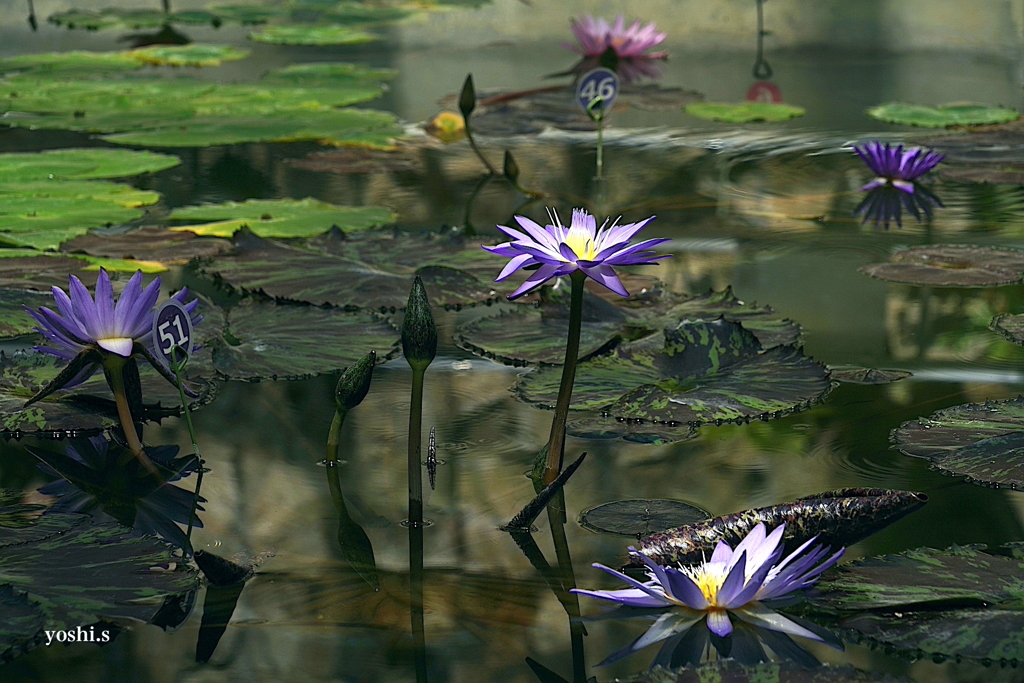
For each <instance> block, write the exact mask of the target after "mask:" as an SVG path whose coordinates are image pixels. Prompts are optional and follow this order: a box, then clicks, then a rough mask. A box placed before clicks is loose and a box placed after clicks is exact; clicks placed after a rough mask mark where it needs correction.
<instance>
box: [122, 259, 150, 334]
mask: <svg viewBox="0 0 1024 683" xmlns="http://www.w3.org/2000/svg"><path fill="white" fill-rule="evenodd" d="M140 272H141V271H140ZM121 296H124V295H123V294H122V295H121ZM159 298H160V278H155V279H154V280H153V281H152V282H150V283H149V285H147V286H146V288H145V289H144V290H142V293H141V294H139V296H138V298H136V299H135V302H134V303H133V304H132V307H131V308H130V309H129V310H128V311H126V312H125V322H126V328H125V336H126V337H138V336H140V335H142V334H145V333H146V332H151V331H152V329H153V307H154V306H155V305H156V300H157V299H159ZM118 303H120V302H118Z"/></svg>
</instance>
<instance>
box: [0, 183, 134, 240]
mask: <svg viewBox="0 0 1024 683" xmlns="http://www.w3.org/2000/svg"><path fill="white" fill-rule="evenodd" d="M144 214H145V212H144V211H141V210H139V209H129V208H126V207H123V206H118V205H117V204H112V203H110V202H104V201H97V200H95V199H75V198H71V199H66V198H53V197H13V198H12V197H6V196H2V195H0V243H2V244H6V245H9V246H18V247H32V248H34V249H56V248H57V247H58V246H60V244H61V242H64V241H65V240H69V239H71V238H73V237H78V236H79V235H84V234H85V233H87V232H88V231H89V230H91V229H92V228H103V227H110V226H114V225H123V224H125V223H129V222H131V221H133V220H135V219H137V218H141V217H142V216H143V215H144Z"/></svg>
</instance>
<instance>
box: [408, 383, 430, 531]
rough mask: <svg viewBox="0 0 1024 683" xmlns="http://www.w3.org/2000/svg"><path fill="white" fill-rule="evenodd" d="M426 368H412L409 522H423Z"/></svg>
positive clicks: (417, 523)
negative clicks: (422, 454) (421, 462)
mask: <svg viewBox="0 0 1024 683" xmlns="http://www.w3.org/2000/svg"><path fill="white" fill-rule="evenodd" d="M425 372H426V368H425V367H424V368H417V367H415V366H414V367H413V369H412V397H411V399H410V401H409V463H408V464H409V524H410V525H412V526H415V525H420V526H422V524H423V473H422V467H421V465H420V460H421V458H420V432H422V430H423V375H424V373H425Z"/></svg>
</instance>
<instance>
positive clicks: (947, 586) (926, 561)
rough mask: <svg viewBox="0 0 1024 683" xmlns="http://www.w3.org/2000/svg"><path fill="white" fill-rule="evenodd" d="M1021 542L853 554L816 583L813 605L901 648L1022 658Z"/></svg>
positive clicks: (1000, 658)
mask: <svg viewBox="0 0 1024 683" xmlns="http://www.w3.org/2000/svg"><path fill="white" fill-rule="evenodd" d="M1022 557H1024V548H1021V546H1020V545H1019V544H1013V545H1010V546H1008V547H1006V548H1003V549H1000V550H999V551H997V553H990V552H985V551H984V550H983V549H982V547H981V546H967V547H959V546H953V547H952V548H949V549H947V550H935V549H932V548H918V549H916V550H909V551H907V552H904V553H900V554H899V555H887V556H885V557H880V558H868V559H864V560H858V561H856V562H853V563H851V564H848V565H845V566H843V567H840V568H839V569H838V570H835V571H833V572H831V573H829V574H828V575H826V576H825V577H823V579H822V580H821V581H819V583H818V587H817V591H816V594H815V596H814V597H813V598H812V601H813V603H814V605H815V606H816V607H819V608H824V609H826V610H829V611H838V612H840V613H843V612H848V611H858V612H861V611H864V610H871V611H873V612H878V613H877V614H872V613H862V614H857V615H854V616H851V617H847V618H845V619H843V620H842V621H841V622H840V623H841V625H842V626H843V627H845V628H847V629H851V630H853V631H856V632H858V633H859V634H861V635H862V636H863V637H865V638H867V639H869V640H873V641H877V642H880V643H884V644H886V645H888V646H891V647H895V648H897V649H900V650H904V651H909V652H911V653H916V654H918V656H920V655H921V654H927V655H942V656H946V657H972V658H976V659H981V660H986V659H987V660H991V661H997V662H998V661H1007V662H1020V661H1024V612H1022V611H1021V609H1020V598H1021V581H1020V563H1021V559H1022Z"/></svg>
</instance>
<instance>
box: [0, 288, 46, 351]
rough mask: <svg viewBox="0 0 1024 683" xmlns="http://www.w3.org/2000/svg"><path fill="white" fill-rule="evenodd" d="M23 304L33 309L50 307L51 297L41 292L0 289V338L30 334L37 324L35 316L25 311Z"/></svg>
mask: <svg viewBox="0 0 1024 683" xmlns="http://www.w3.org/2000/svg"><path fill="white" fill-rule="evenodd" d="M25 306H28V307H29V308H35V309H38V308H39V307H40V306H49V307H52V306H53V297H52V296H50V295H48V294H43V293H41V292H40V293H38V294H37V293H35V292H25V291H20V290H14V289H0V339H13V338H15V337H22V336H24V335H26V334H32V331H33V329H34V328H36V327H38V326H39V323H37V322H36V321H35V318H33V317H32V316H30V315H29V314H28V313H27V312H26V311H25V308H24V307H25Z"/></svg>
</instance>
